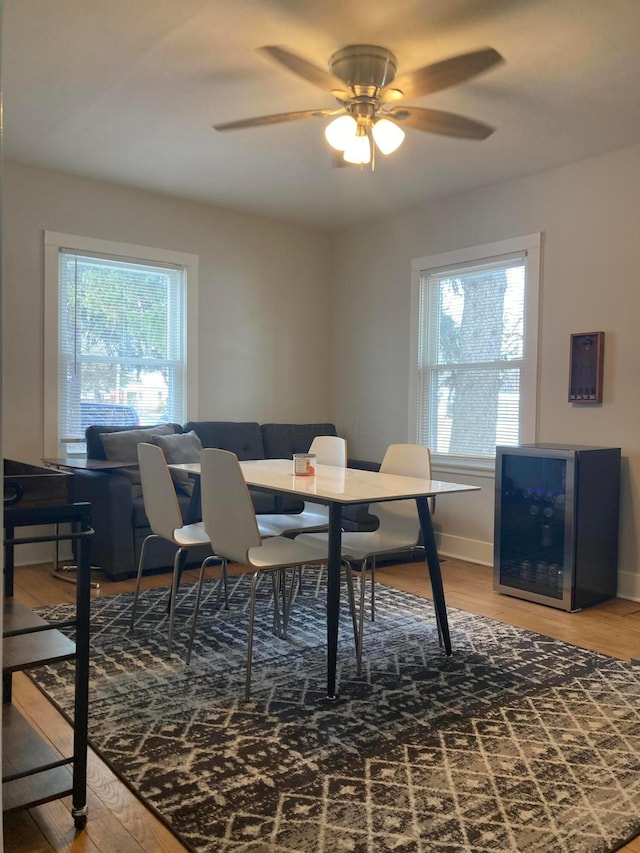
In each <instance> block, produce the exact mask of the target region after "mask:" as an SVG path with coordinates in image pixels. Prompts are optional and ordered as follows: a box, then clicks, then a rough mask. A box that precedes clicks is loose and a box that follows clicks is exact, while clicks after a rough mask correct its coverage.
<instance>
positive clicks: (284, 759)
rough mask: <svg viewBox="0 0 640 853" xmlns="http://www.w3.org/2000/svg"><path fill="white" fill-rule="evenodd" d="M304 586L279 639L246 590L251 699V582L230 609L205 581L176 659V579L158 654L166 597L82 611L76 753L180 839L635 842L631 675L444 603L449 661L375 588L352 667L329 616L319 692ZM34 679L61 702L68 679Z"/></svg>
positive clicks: (188, 598) (270, 847) (311, 592)
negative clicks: (87, 652) (88, 750)
mask: <svg viewBox="0 0 640 853" xmlns="http://www.w3.org/2000/svg"><path fill="white" fill-rule="evenodd" d="M305 577H306V578H309V580H306V581H305V588H304V591H303V594H302V595H300V596H298V598H297V600H296V602H295V605H294V608H293V612H292V617H291V625H290V636H289V639H288V640H281V639H278V638H277V637H275V636H274V635H273V633H272V627H273V609H272V602H270V600H269V598H270V597H269V592H270V588H271V585H270V583H269V581H268V579H267V580H265V582H263V584H262V586H261V591H262V592H261V595H262V598H261V599H260V600H259V603H258V608H257V625H256V642H255V656H254V673H253V687H252V700H251V702H249V703H248V704H247V703H245V702H244V701H243V695H244V694H243V688H244V674H245V650H246V634H247V613H246V602H247V598H248V579H247V577H241V578H233V579H232V580H233V583H234V584H235V585H234V588H233V592H232V596H231V602H230V603H231V608H230V609H229V610H228V611H217V610H216V607H215V604H216V598H215V591H214V584H213V583H211V584H210V585H209V586H208V587H207V589H206V597H205V600H204V601H203V604H202V610H201V618H200V619H199V623H198V624H199V630H198V638H197V645H196V647H195V650H194V658H193V661H192V666H191V667H190V668H189V669H187V668H185V666H184V657H185V647H186V639H187V622H188V619H189V616H190V613H191V607H192V604H193V595H194V589H193V588H192V587H185V588H184V590H183V591H182V598H181V599H180V605H179V611H178V618H177V624H178V626H179V630H178V638H177V642H176V646H175V653H174V656H173V657H172V658H171V659H169V658H167V655H166V630H167V625H166V605H167V592H166V591H165V590H152V591H149V592H145V593H143V594H142V597H141V601H140V610H139V613H141V614H142V621H141V623H140V627H139V628H138V629H137V630H136V632H135V633H134V634H133V635H130V634H129V633H128V631H127V627H128V620H129V614H130V607H131V603H132V595H131V594H126V595H117V596H112V597H106V598H98V599H96V600H95V601H94V602H93V603H92V625H93V637H92V670H91V673H92V674H91V704H90V740H91V744H92V746H93V747H94V748H95V749H96V750H97V751H98V753H99V754H100V755H101V756H102V757H103V758H104V759H105V760H106V761H107V762H108V763H109V764H110V765H111V766H112V767H113V768H114V769H115V771H116V772H117V773H118V775H119V776H120V777H121V778H122V779H123V780H124V781H125V782H126V783H127V784H128V785H129V786H130V787H131V788H132V790H133V791H134V792H135V793H136V794H137V795H138V796H139V797H141V798H142V800H143V801H144V802H145V803H146V804H147V805H149V806H150V807H151V808H153V809H154V810H155V811H156V812H157V813H158V814H159V815H160V816H161V817H162V818H163V820H164V821H165V822H166V823H167V824H168V825H169V826H170V828H171V829H172V830H173V831H174V832H175V833H176V835H177V836H178V837H179V838H180V840H181V841H182V842H183V843H184V844H185V845H186V846H187V847H189V848H190V849H192V850H194V851H198V853H209V852H210V851H234V853H236V851H243V853H244V851H247V853H248V851H251V853H258V851H260V853H267V851H269V853H271V851H273V853H276V852H277V853H279V851H282V853H285V851H286V853H291V851H303V853H307V851H318V852H319V853H336V851H357V853H365V851H366V853H384V851H396V852H398V851H402V853H409V851H411V853H461V851H462V852H463V853H498V851H499V853H510V851H517V853H525V852H526V853H560V851H563V853H604V851H613V850H616V849H618V848H619V847H620V846H622V845H623V844H624V843H626V842H627V841H629V840H630V839H631V838H633V837H634V836H635V835H636V834H638V833H640V814H639V808H638V805H639V803H640V701H639V700H640V668H638V667H635V668H634V667H633V666H631V665H630V664H628V663H624V662H621V661H618V660H614V659H611V658H607V657H605V656H603V655H598V654H594V653H591V652H588V651H584V650H581V649H579V648H576V647H574V646H570V645H567V644H564V643H561V642H558V641H555V640H551V639H549V638H547V637H542V636H539V635H537V634H533V633H530V632H527V631H522V630H519V629H517V628H512V627H510V626H508V625H503V624H500V623H498V622H494V621H492V620H489V619H485V618H482V617H479V616H474V615H472V614H469V613H465V612H463V611H456V610H454V609H450V617H449V618H450V623H451V634H452V640H453V645H454V654H453V655H452V657H450V658H447V657H445V655H444V654H443V652H442V651H441V650H440V648H439V645H438V637H437V631H436V627H435V621H434V616H433V609H432V605H431V602H430V601H427V600H425V599H421V598H417V597H416V596H413V595H409V594H407V593H403V592H399V591H396V590H391V589H387V588H385V587H384V586H382V585H381V584H378V585H377V588H376V591H377V596H376V601H377V605H378V609H377V617H376V622H375V623H371V622H367V624H366V627H365V658H366V671H365V673H364V674H363V676H362V677H357V676H356V671H355V655H354V651H353V635H352V632H351V624H350V620H349V616H348V613H347V612H345V613H343V614H342V615H341V620H342V621H341V627H340V647H339V670H338V678H339V690H340V696H339V698H338V699H337V700H335V701H333V702H332V701H329V700H327V698H326V696H325V693H324V685H325V677H326V663H325V649H324V646H325V614H324V594H325V591H324V587H323V584H322V579H321V578H319V579H318V578H317V577H311V576H309V575H308V574H307V575H306V576H305ZM344 600H346V597H345V599H344ZM67 607H68V606H59V607H50V608H46V610H41V611H40V612H41V613H42V612H44V613H46V615H48V616H49V618H56V617H64V616H65V614H66V612H67ZM343 609H345V610H346V608H343ZM36 677H37V681H38V683H39V685H40V687H41V689H42V690H43V691H44V692H45V693H46V694H47V695H49V696H50V697H51V698H52V699H53V701H54V702H55V703H56V704H57V705H58V706H59V707H60V708H61V709H62V710H63V711H64V710H66V711H67V712H68V711H69V709H70V708H71V701H72V700H71V695H72V686H71V670H70V669H67V668H65V667H63V666H61V665H57V666H56V667H51V668H49V669H46V670H41V671H39V673H38V674H37V676H36ZM89 820H91V815H89Z"/></svg>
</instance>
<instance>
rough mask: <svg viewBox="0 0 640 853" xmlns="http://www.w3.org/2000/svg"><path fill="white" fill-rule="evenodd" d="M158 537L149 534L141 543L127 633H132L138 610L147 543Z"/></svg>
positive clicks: (158, 537)
mask: <svg viewBox="0 0 640 853" xmlns="http://www.w3.org/2000/svg"><path fill="white" fill-rule="evenodd" d="M160 538H161V537H160V536H157V535H156V534H155V533H151V534H150V535H149V536H147V537H146V538H145V540H144V541H143V543H142V548H141V549H140V560H139V561H138V575H137V578H136V591H135V593H134V596H133V606H132V608H131V620H130V622H129V631H133V627H134V624H135V621H136V610H137V608H138V595H139V594H140V581H141V580H142V568H143V566H144V555H145V551H146V548H147V542H148V541H149V540H150V539H160Z"/></svg>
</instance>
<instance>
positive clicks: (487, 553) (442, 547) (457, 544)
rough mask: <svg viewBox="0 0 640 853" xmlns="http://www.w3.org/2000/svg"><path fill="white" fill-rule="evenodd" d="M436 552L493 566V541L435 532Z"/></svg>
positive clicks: (455, 558)
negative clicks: (481, 540)
mask: <svg viewBox="0 0 640 853" xmlns="http://www.w3.org/2000/svg"><path fill="white" fill-rule="evenodd" d="M436 544H437V546H438V553H439V554H442V556H443V557H450V558H451V559H453V560H467V561H468V562H470V563H479V564H480V565H481V566H493V543H491V542H480V541H479V540H477V539H465V538H464V537H462V536H450V535H449V534H447V533H439V534H436Z"/></svg>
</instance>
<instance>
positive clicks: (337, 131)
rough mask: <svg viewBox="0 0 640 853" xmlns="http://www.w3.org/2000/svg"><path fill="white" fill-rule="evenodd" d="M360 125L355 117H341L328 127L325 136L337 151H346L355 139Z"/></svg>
mask: <svg viewBox="0 0 640 853" xmlns="http://www.w3.org/2000/svg"><path fill="white" fill-rule="evenodd" d="M357 129H358V125H357V123H356V120H355V119H354V118H353V116H340V117H339V118H336V119H334V120H333V121H332V122H331V124H329V125H327V127H326V128H325V131H324V136H325V139H326V140H327V142H328V143H329V145H330V146H331V147H332V148H335V149H336V151H344V149H345V148H346V147H347V145H348V144H349V143H350V142H351V140H352V139H354V138H355V135H356V130H357Z"/></svg>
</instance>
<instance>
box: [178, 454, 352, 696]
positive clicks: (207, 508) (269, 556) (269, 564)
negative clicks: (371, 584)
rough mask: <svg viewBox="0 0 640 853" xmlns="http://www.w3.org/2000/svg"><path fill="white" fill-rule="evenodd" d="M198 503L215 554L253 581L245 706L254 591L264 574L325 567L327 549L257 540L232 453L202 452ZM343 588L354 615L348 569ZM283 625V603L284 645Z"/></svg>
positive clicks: (280, 539)
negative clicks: (314, 565)
mask: <svg viewBox="0 0 640 853" xmlns="http://www.w3.org/2000/svg"><path fill="white" fill-rule="evenodd" d="M200 485H201V501H202V519H203V524H204V528H205V530H206V532H207V535H208V536H209V537H210V539H211V541H212V543H213V545H214V548H215V552H216V554H218V555H220V556H221V557H224V558H225V559H226V560H228V561H233V562H234V563H238V564H240V565H241V566H245V567H246V568H247V569H248V570H249V571H250V572H252V574H253V577H252V581H251V595H250V599H249V630H248V639H247V666H246V682H245V698H246V699H247V701H248V700H249V696H250V692H251V667H252V658H253V629H254V618H255V604H256V590H257V587H258V583H259V581H260V579H261V577H262V576H263V575H264V574H265V573H271V574H272V575H273V573H279V572H281V571H282V570H285V569H287V568H295V567H297V566H300V565H302V564H303V563H318V564H326V562H327V554H328V548H327V545H326V543H322V542H321V543H319V544H316V543H312V544H304V543H302V542H300V541H296V540H295V539H287V538H285V537H284V536H273V537H271V538H263V537H261V536H260V531H259V529H258V524H257V521H256V513H255V509H254V507H253V503H252V501H251V496H250V495H249V490H248V488H247V484H246V483H245V480H244V476H243V474H242V469H241V467H240V464H239V462H238V458H237V456H236V455H235V453H231V452H229V451H227V450H218V449H216V448H205V449H204V450H203V451H202V458H201V484H200ZM203 580H204V567H203V569H202V570H201V572H200V577H199V579H198V589H197V593H196V600H195V604H194V609H193V619H192V623H191V636H190V638H189V646H188V650H187V665H189V664H190V662H191V653H192V649H193V641H194V637H195V632H196V623H197V617H198V610H199V608H200V600H201V595H202V584H203ZM347 584H348V588H349V599H350V604H351V611H352V614H353V613H354V609H355V608H354V594H353V578H352V576H351V571H350V567H349V568H348V570H347ZM277 588H280V589H283V590H286V585H285V584H284V583H283V584H282V586H278V585H277V584H276V585H275V586H274V597H277V594H278V593H277ZM287 622H288V603H287V602H286V601H285V603H284V607H283V626H284V628H283V633H282V637H283V638H284V639H286V630H287ZM353 631H354V641H355V642H356V655H357V654H358V649H357V637H358V632H357V625H356V623H355V619H354V620H353Z"/></svg>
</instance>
